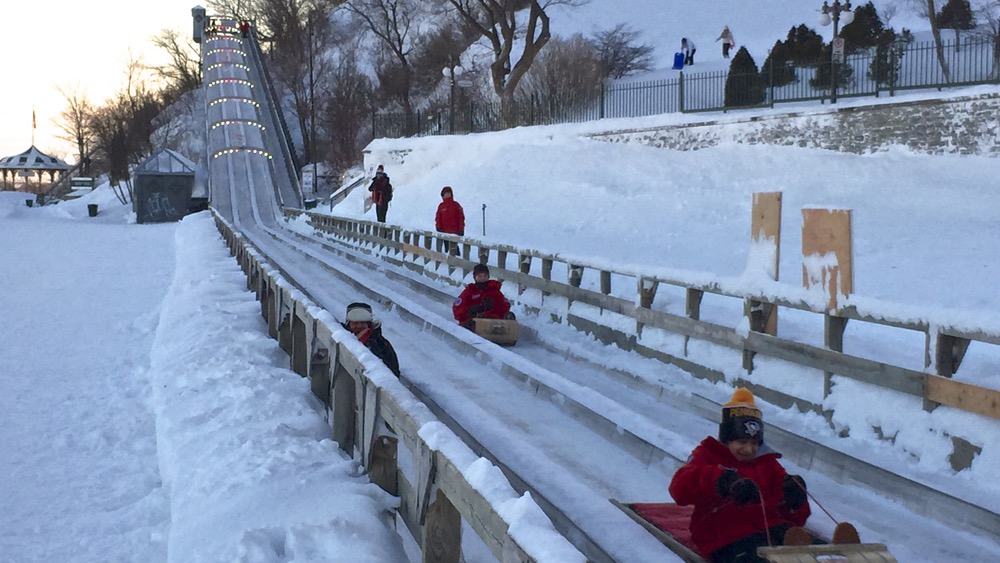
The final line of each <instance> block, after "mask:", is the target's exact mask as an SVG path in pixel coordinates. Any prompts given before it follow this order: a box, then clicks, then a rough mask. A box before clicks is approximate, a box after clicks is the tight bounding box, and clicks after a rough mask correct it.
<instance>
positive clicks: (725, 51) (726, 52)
mask: <svg viewBox="0 0 1000 563" xmlns="http://www.w3.org/2000/svg"><path fill="white" fill-rule="evenodd" d="M729 47H730V45H729V43H723V44H722V56H723V58H726V59H728V58H729Z"/></svg>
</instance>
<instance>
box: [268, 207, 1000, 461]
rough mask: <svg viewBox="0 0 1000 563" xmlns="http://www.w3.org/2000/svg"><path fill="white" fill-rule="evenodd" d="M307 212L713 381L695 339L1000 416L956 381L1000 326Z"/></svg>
mask: <svg viewBox="0 0 1000 563" xmlns="http://www.w3.org/2000/svg"><path fill="white" fill-rule="evenodd" d="M299 213H300V212H299V211H297V210H287V209H286V211H285V214H286V217H288V218H291V217H296V216H298V215H299ZM306 215H307V216H308V218H309V222H310V224H311V225H312V226H313V227H314V228H316V229H318V230H320V231H323V232H326V233H328V234H329V235H330V236H332V237H334V238H336V239H340V240H342V241H344V242H346V243H349V244H352V245H356V246H360V247H363V248H368V249H370V251H372V252H374V253H375V254H379V255H381V256H382V258H383V259H385V260H387V261H389V262H392V263H395V264H397V265H401V266H405V267H409V268H411V269H413V270H416V271H418V272H421V273H423V274H425V275H430V276H435V275H436V274H434V272H435V271H436V269H437V267H438V266H440V265H447V266H448V268H449V270H454V269H463V270H464V271H465V272H468V271H471V269H472V267H473V266H474V265H475V264H476V263H486V264H489V265H490V268H491V273H493V274H494V275H495V276H496V277H498V278H500V279H503V280H505V281H507V282H509V283H513V284H517V286H518V288H519V291H520V292H523V291H525V290H526V289H529V288H530V289H534V290H537V291H538V292H540V294H541V299H543V300H544V299H546V298H549V297H554V298H560V299H565V300H566V301H567V302H569V303H573V302H578V303H584V304H587V305H590V306H593V307H596V308H598V309H600V310H601V311H606V312H613V313H617V314H620V315H624V316H627V317H631V318H632V319H633V320H634V321H635V326H636V330H635V333H632V334H625V333H622V332H620V331H614V330H611V329H608V328H607V327H602V326H600V325H598V324H597V323H594V322H592V321H589V320H588V319H584V318H581V317H578V316H574V315H572V314H570V313H568V312H567V315H566V318H565V319H564V320H565V321H566V322H568V323H569V324H574V325H576V326H578V327H579V328H583V329H585V330H587V331H588V332H593V333H594V334H595V335H596V336H598V337H599V338H603V339H604V340H606V341H607V342H614V343H616V344H618V345H620V346H622V347H624V348H629V349H631V348H634V349H636V350H638V351H640V352H642V353H646V354H648V355H652V356H654V357H658V358H660V359H663V360H664V361H668V362H671V363H675V364H677V365H679V366H681V367H683V368H684V369H686V370H688V371H689V372H691V373H692V374H694V375H695V376H699V377H705V378H710V379H713V380H719V379H721V378H722V377H723V376H722V375H721V374H720V373H719V372H717V371H714V370H712V369H709V368H706V367H704V366H700V365H698V364H697V363H696V362H695V361H694V360H692V358H691V357H690V354H689V353H688V343H689V341H693V340H698V341H704V342H709V343H712V344H716V345H719V346H723V347H725V348H728V349H731V350H734V351H737V352H741V353H742V354H743V355H744V358H745V362H744V367H745V368H746V369H747V371H748V372H750V371H752V370H753V369H754V359H755V357H757V356H758V355H759V356H766V357H771V358H777V359H780V360H784V361H787V362H791V363H793V364H797V365H800V366H805V367H808V368H814V369H816V370H819V371H821V372H824V373H826V374H827V377H826V378H824V383H823V385H824V388H823V395H822V396H823V397H826V396H828V395H829V394H830V392H831V390H830V375H832V374H836V375H837V376H840V377H844V378H848V379H851V380H855V381H858V382H863V383H865V384H869V385H873V386H876V387H879V388H882V389H885V390H889V391H891V392H893V393H900V394H904V395H910V396H914V397H918V398H920V399H922V400H923V406H924V409H925V410H927V411H932V410H934V409H935V408H937V407H938V406H940V405H946V406H948V407H951V408H955V409H959V410H962V411H966V412H969V413H974V414H976V415H981V416H984V417H989V418H992V419H997V420H1000V391H998V390H996V389H991V388H987V387H982V386H978V385H974V384H971V383H966V382H961V381H956V380H955V379H953V378H952V376H954V375H955V374H956V373H957V371H958V369H959V368H960V366H961V365H962V361H963V359H964V358H965V355H966V352H967V350H968V349H969V346H970V344H971V343H972V342H978V343H983V344H990V345H1000V332H996V331H991V330H987V329H975V330H970V329H968V328H963V327H958V326H952V325H950V324H949V323H947V322H943V321H941V322H938V321H935V320H934V319H924V320H918V321H914V320H911V319H903V318H897V317H896V316H895V315H894V314H892V312H890V311H887V312H885V313H881V312H879V311H867V312H864V313H862V312H859V311H858V310H857V308H856V307H853V306H844V307H840V308H838V309H836V310H830V309H828V308H826V307H823V306H817V305H816V303H815V302H811V301H807V300H805V299H802V298H801V297H800V296H799V295H800V294H797V293H796V292H795V291H789V292H788V293H787V294H786V295H784V296H782V295H781V294H780V293H779V294H778V296H777V297H775V296H774V292H769V295H765V294H763V293H761V294H751V293H744V292H742V291H739V290H734V289H732V288H731V287H729V286H730V285H731V284H725V283H722V282H710V283H704V282H695V281H691V280H685V279H681V278H678V277H665V276H657V275H647V274H644V273H641V272H636V271H626V270H612V269H609V268H607V267H600V266H595V265H592V264H588V263H586V262H585V261H583V260H567V259H564V258H561V257H560V256H557V255H552V254H547V253H542V252H538V251H535V250H529V249H520V248H515V247H512V246H507V245H499V244H486V243H483V242H482V241H477V240H475V239H472V238H468V237H458V236H455V235H447V234H443V233H437V232H431V231H421V230H411V229H405V228H403V227H400V226H397V225H392V224H385V223H375V222H370V221H363V220H355V219H347V218H339V217H331V216H327V215H321V214H314V213H307V214H306ZM444 241H448V242H450V243H451V245H452V248H454V249H456V250H455V251H453V252H452V253H450V254H446V253H444V252H442V251H441V248H442V243H443V242H444ZM585 276H586V277H587V278H588V279H589V280H590V281H591V283H590V284H586V285H585V284H583V283H582V281H583V280H584V278H585ZM622 283H624V284H627V286H626V287H625V289H624V290H622V288H621V287H620V285H619V284H622ZM613 284H615V285H613ZM665 287H670V288H673V289H674V290H679V291H681V292H683V295H684V314H672V313H669V312H666V311H664V310H659V309H654V303H655V302H656V298H657V294H658V293H664V292H665V291H664V288H665ZM616 291H617V292H618V294H617V295H616ZM623 295H627V297H625V296H623ZM708 295H713V296H719V297H723V298H728V299H730V300H736V301H735V303H738V304H739V305H737V306H734V307H733V309H738V310H740V311H741V313H740V314H741V315H746V316H747V317H748V318H749V325H750V330H749V331H747V332H745V333H741V332H738V331H736V330H734V329H733V327H734V326H738V325H739V323H738V322H737V321H738V319H734V320H733V321H732V322H727V323H726V324H725V325H721V324H716V323H712V322H708V321H705V320H702V319H701V313H702V302H703V300H704V299H705V297H706V296H708ZM779 308H784V309H789V310H795V311H800V312H804V313H807V314H811V315H814V316H816V317H817V318H819V319H821V321H822V326H823V343H824V345H823V346H817V345H812V344H809V343H804V342H799V341H795V340H791V339H787V338H779V337H777V336H772V335H771V334H769V332H771V331H769V330H767V323H768V322H769V320H770V317H771V316H772V315H773V314H775V313H774V312H776V311H777V310H778V309H779ZM849 322H850V323H865V325H872V326H879V327H889V328H891V329H899V330H903V331H908V332H912V333H918V334H920V335H922V337H923V339H924V346H923V358H909V359H908V360H910V361H912V362H913V363H918V362H919V363H922V365H923V366H924V370H923V371H920V370H917V369H912V368H909V367H905V366H902V365H898V364H899V363H900V362H898V361H897V362H895V363H894V362H893V361H892V360H890V359H885V360H879V359H871V358H866V357H862V356H861V355H859V354H851V353H850V351H848V350H845V349H844V348H845V346H844V333H845V330H846V328H847V325H848V323H849ZM644 327H652V328H658V329H662V330H664V331H667V332H669V333H673V334H676V335H680V336H681V337H683V339H684V347H683V353H681V354H667V353H665V352H663V351H656V350H649V349H646V348H643V347H642V346H639V345H637V344H636V343H635V341H636V335H638V334H641V331H642V330H643V328H644ZM869 355H870V354H869ZM739 383H740V384H745V385H748V386H749V387H751V388H752V389H753V390H754V391H755V392H756V393H757V394H758V395H760V396H762V397H763V398H764V399H765V400H768V401H770V402H773V403H775V404H778V405H780V406H792V405H796V406H798V407H799V408H800V409H803V410H812V411H814V412H817V413H821V414H824V415H826V416H828V417H830V416H831V415H832V413H831V412H830V411H825V410H824V407H823V406H822V405H821V404H820V403H819V402H816V401H811V400H808V399H805V398H802V397H796V396H791V395H789V394H787V393H785V392H783V391H781V390H778V389H768V388H765V387H762V386H760V385H754V384H753V383H751V382H749V381H740V382H739ZM965 439H966V442H967V443H968V444H982V443H983V440H982V439H980V437H976V436H969V437H965ZM973 448H974V449H975V448H976V446H973ZM979 451H981V448H980V449H978V450H976V451H975V452H974V453H973V457H974V455H977V454H978V453H979ZM966 457H968V456H966ZM969 462H971V459H970V460H969ZM953 465H954V464H953ZM962 468H964V467H955V469H956V470H960V469H962Z"/></svg>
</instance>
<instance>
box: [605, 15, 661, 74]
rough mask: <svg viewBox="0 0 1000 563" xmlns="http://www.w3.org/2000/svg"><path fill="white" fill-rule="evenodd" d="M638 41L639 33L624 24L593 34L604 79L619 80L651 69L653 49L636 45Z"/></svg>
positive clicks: (644, 45)
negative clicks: (603, 71)
mask: <svg viewBox="0 0 1000 563" xmlns="http://www.w3.org/2000/svg"><path fill="white" fill-rule="evenodd" d="M638 39H639V32H638V31H636V30H634V29H632V28H630V27H629V26H628V24H624V23H620V24H618V25H616V26H615V27H614V28H612V29H609V30H606V31H600V32H598V33H596V34H594V45H595V48H596V49H597V52H598V54H599V56H600V59H601V63H602V64H603V65H604V68H605V69H606V70H605V76H606V77H608V78H621V77H623V76H626V75H628V74H632V73H634V72H639V71H645V70H649V69H651V68H653V47H652V46H651V45H646V44H639V43H637V41H638Z"/></svg>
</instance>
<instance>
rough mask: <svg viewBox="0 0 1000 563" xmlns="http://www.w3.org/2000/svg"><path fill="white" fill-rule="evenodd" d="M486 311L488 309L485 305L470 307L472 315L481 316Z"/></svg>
mask: <svg viewBox="0 0 1000 563" xmlns="http://www.w3.org/2000/svg"><path fill="white" fill-rule="evenodd" d="M485 310H486V307H485V306H484V305H483V304H480V305H473V306H472V307H469V312H470V313H472V314H473V315H479V314H481V313H482V312H483V311H485Z"/></svg>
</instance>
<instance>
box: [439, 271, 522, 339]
mask: <svg viewBox="0 0 1000 563" xmlns="http://www.w3.org/2000/svg"><path fill="white" fill-rule="evenodd" d="M472 279H473V283H470V284H469V285H467V286H466V287H465V289H464V290H463V291H462V294H461V295H459V296H458V299H456V300H455V303H454V304H453V305H452V307H451V310H452V313H453V314H454V315H455V320H457V321H458V323H459V324H460V325H462V326H464V327H465V328H467V329H469V330H471V331H473V332H475V333H476V334H478V335H479V336H482V337H483V338H485V339H487V340H489V341H491V342H494V343H496V344H500V345H501V346H513V345H514V344H515V343H516V342H517V337H518V333H519V327H518V324H517V320H516V319H515V318H514V313H511V312H510V302H508V301H507V298H506V297H504V295H503V293H501V292H500V286H501V285H503V282H502V281H500V280H491V279H490V269H489V267H488V266H486V264H476V266H475V267H474V268H473V269H472Z"/></svg>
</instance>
